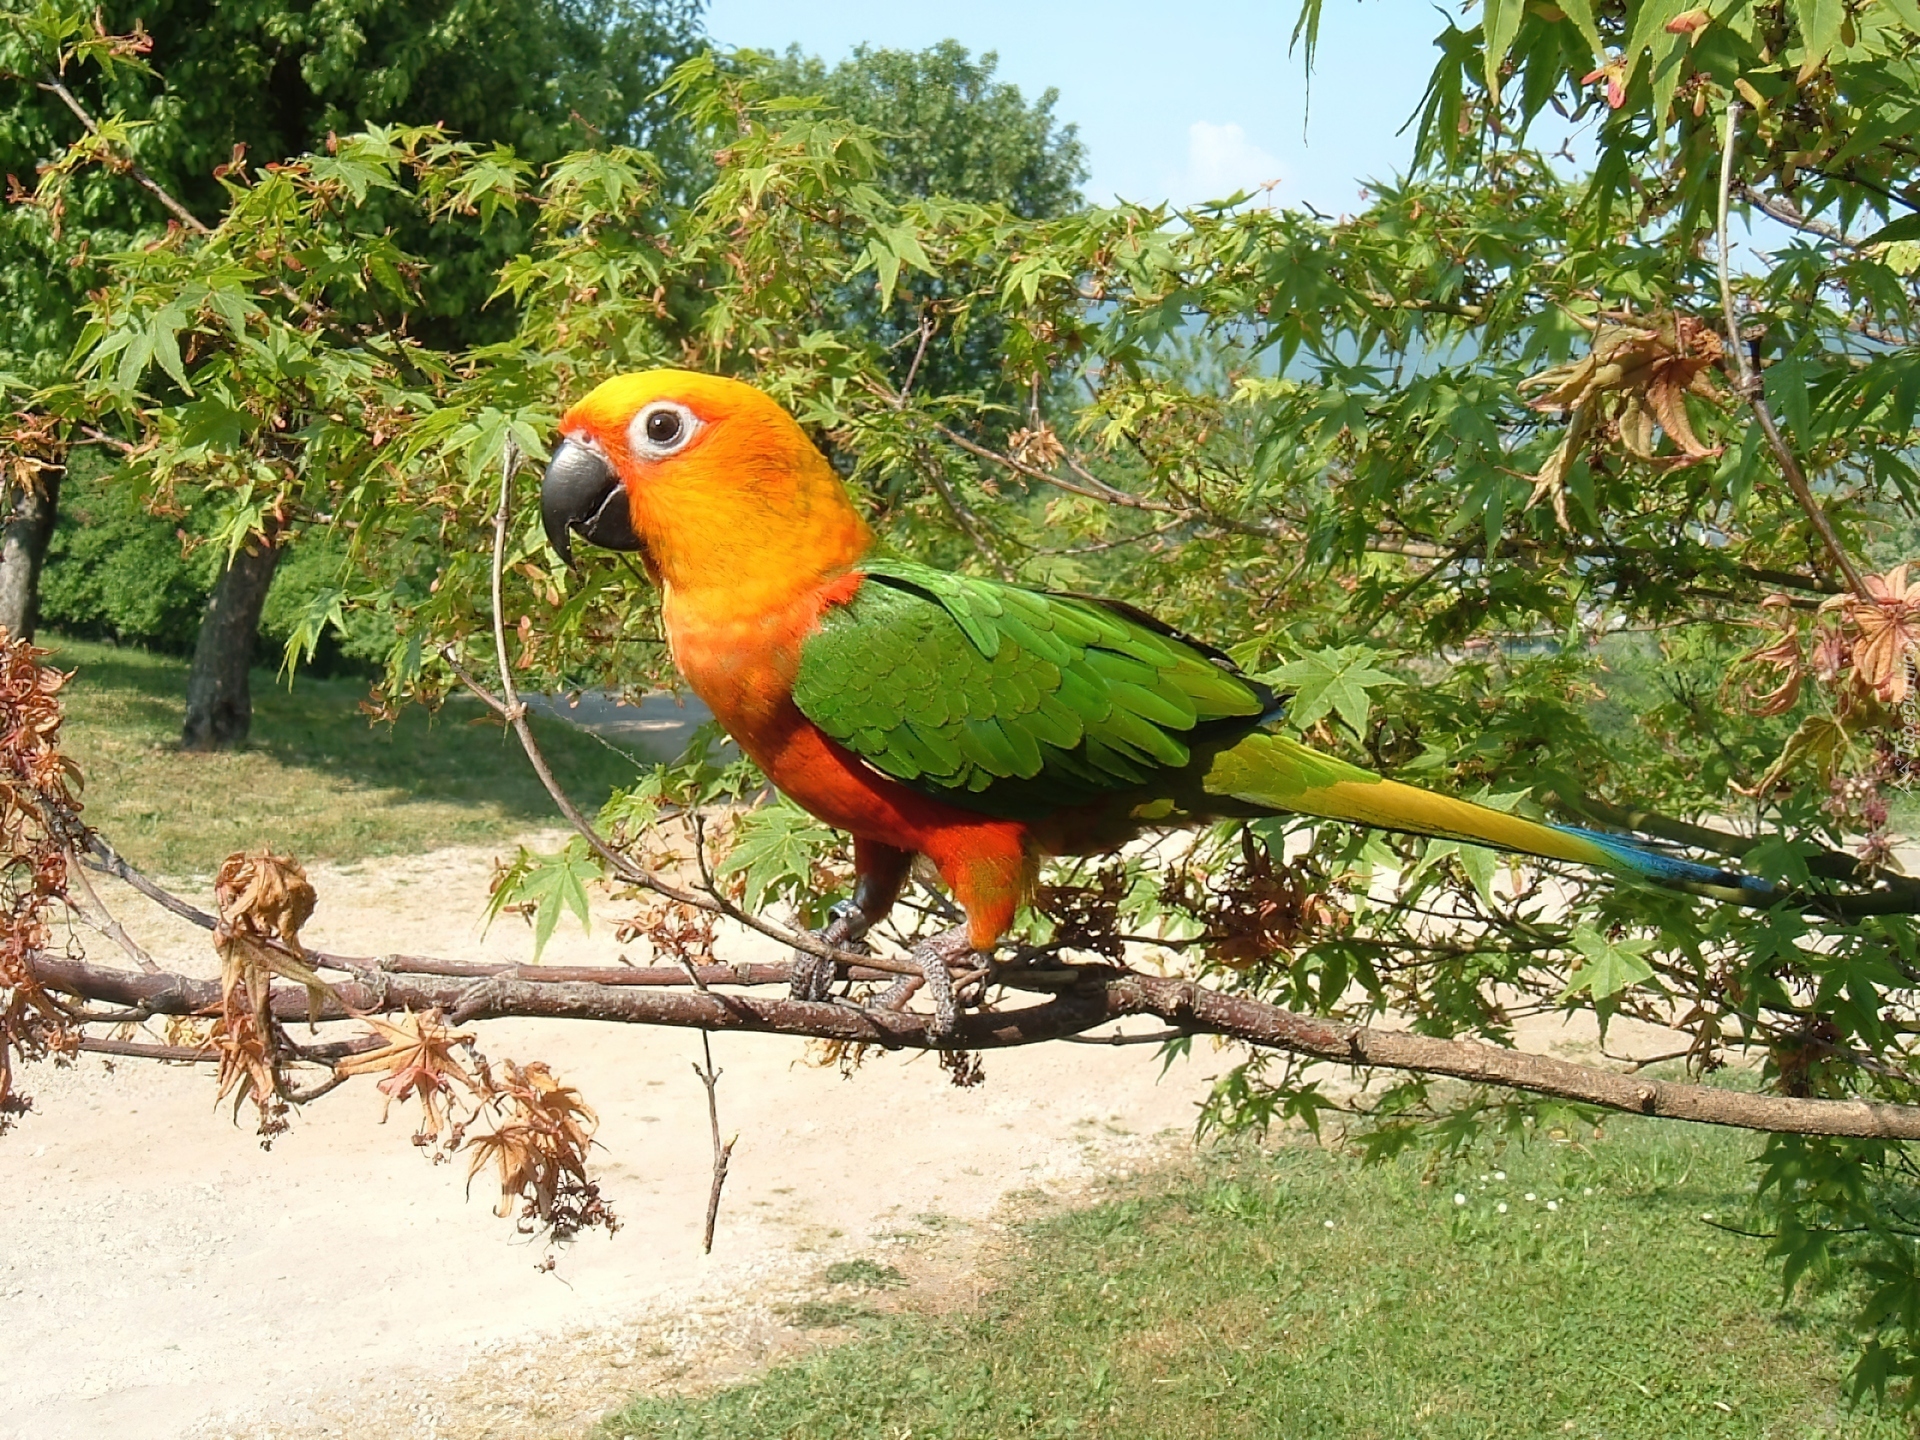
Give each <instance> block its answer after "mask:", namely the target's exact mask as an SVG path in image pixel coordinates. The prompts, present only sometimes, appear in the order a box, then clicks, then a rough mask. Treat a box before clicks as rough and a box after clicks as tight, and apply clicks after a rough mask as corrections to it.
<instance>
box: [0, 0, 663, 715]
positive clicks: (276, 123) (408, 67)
mask: <svg viewBox="0 0 1920 1440" xmlns="http://www.w3.org/2000/svg"><path fill="white" fill-rule="evenodd" d="M5 20H6V25H5V29H4V34H0V47H4V50H0V73H4V75H5V76H6V77H7V78H8V79H9V81H10V82H11V83H10V84H9V85H8V86H7V91H6V93H4V94H0V172H5V173H9V174H12V175H14V176H15V177H16V178H18V177H29V178H30V177H32V176H33V175H34V174H35V171H36V168H37V167H38V166H39V165H40V164H41V163H42V162H44V161H45V160H46V159H47V157H49V156H53V155H59V154H62V153H65V152H67V151H68V150H69V147H70V146H71V145H72V144H73V143H74V140H75V137H86V138H89V139H92V137H91V136H88V135H87V131H88V128H89V127H94V128H96V129H99V130H100V138H99V139H98V140H97V141H95V142H94V143H95V145H96V146H97V149H96V151H95V158H98V159H101V160H104V161H105V162H106V163H105V164H103V165H99V166H96V167H89V168H84V169H79V168H76V169H73V170H71V171H69V172H67V173H65V174H63V175H61V176H60V183H59V185H58V186H57V189H56V191H55V192H54V193H52V194H50V195H48V196H47V197H46V199H47V203H45V204H42V205H38V206H34V205H13V206H9V207H8V210H7V213H6V214H5V215H4V217H0V244H3V245H4V246H5V247H6V248H7V249H8V250H9V251H10V253H13V254H15V255H18V256H19V257H20V261H21V263H19V264H10V265H8V266H5V267H0V372H9V371H10V372H12V373H14V374H15V375H16V376H17V377H20V378H23V379H25V380H27V381H30V382H34V383H46V382H47V381H49V380H51V379H52V378H54V377H55V376H56V375H57V374H58V372H59V368H60V366H61V365H62V364H63V363H64V362H65V359H66V356H67V354H68V352H69V351H70V350H71V348H72V345H73V342H74V340H75V338H76V337H77V333H78V314H79V310H80V307H81V304H82V301H83V297H84V296H85V295H86V293H87V292H88V291H89V290H91V289H92V288H94V287H95V286H96V285H97V284H98V283H99V281H100V278H101V272H100V269H99V266H100V262H101V260H102V258H103V257H104V256H107V255H110V254H112V253H114V252H116V251H118V250H120V249H122V248H123V247H125V246H127V245H129V244H132V243H134V242H135V241H136V239H139V238H142V237H145V236H148V235H151V234H152V233H153V232H154V231H155V230H156V228H160V227H164V226H165V225H167V224H174V225H179V224H185V225H187V226H188V227H189V228H194V227H197V226H198V224H199V222H198V218H197V217H198V216H199V215H201V214H208V215H218V214H219V213H220V211H221V210H222V208H223V207H224V205H225V203H226V199H227V196H226V192H225V190H224V189H223V177H224V176H225V175H226V174H227V173H229V171H230V170H231V169H232V168H233V167H234V166H235V165H237V164H239V163H242V162H243V160H245V159H246V157H251V161H250V163H252V164H255V165H262V164H267V163H271V162H275V161H278V160H282V159H285V158H287V157H290V156H294V155H298V154H301V153H304V152H307V151H309V150H321V149H324V148H325V147H326V145H327V144H328V142H329V139H330V137H331V136H332V135H334V134H335V133H336V132H339V131H352V130H357V129H359V128H360V127H362V126H364V125H367V124H371V123H394V122H399V123H406V122H414V121H418V122H428V123H431V122H440V123H444V124H445V125H447V126H448V127H449V128H450V129H452V130H453V131H456V132H457V133H459V134H460V135H462V136H463V137H464V138H465V139H466V140H468V141H469V142H471V143H474V144H476V145H480V146H483V147H484V146H486V145H489V144H493V143H496V142H499V143H503V144H505V145H507V146H509V147H510V148H511V149H512V150H513V152H514V153H515V154H516V155H518V156H521V157H523V158H524V159H525V160H526V161H527V162H529V163H533V164H544V163H546V162H548V161H550V160H552V159H554V158H556V157H557V156H559V155H560V154H562V153H563V152H565V151H566V150H569V149H572V148H575V147H578V146H580V145H583V144H588V143H595V142H601V141H604V142H606V143H623V144H624V143H632V144H640V145H644V146H646V147H647V148H648V149H649V150H651V151H652V152H653V153H654V154H655V155H656V156H658V157H660V158H661V159H662V160H663V161H664V162H665V164H666V166H667V169H668V170H669V171H670V172H671V173H674V174H677V175H679V176H682V177H688V176H691V175H692V174H693V172H694V169H695V160H694V156H693V155H692V153H691V152H690V150H689V141H690V137H689V136H688V134H687V132H686V131H685V129H684V127H680V128H676V127H675V126H674V124H673V123H672V119H671V117H670V115H669V114H668V113H667V112H666V111H665V109H664V108H663V107H662V106H661V105H660V104H659V103H658V102H657V101H655V100H654V99H653V98H652V97H653V96H654V95H655V93H656V92H657V91H658V89H659V85H660V82H661V80H662V79H664V78H665V76H666V74H667V72H668V70H670V69H671V68H672V66H673V65H674V64H676V63H678V62H679V61H680V60H682V59H684V58H685V57H686V56H687V55H689V54H690V53H692V51H693V48H694V46H695V45H696V44H697V43H698V41H699V38H700V29H699V23H698V21H699V5H698V3H697V0H641V3H629V0H534V3H521V0H515V3H499V4H491V5H485V4H483V5H479V6H474V5H459V6H453V5H450V4H448V3H444V0H429V3H419V4H407V5H402V6H397V7H396V6H390V5H384V4H372V3H366V4H349V5H347V6H344V7H343V6H332V7H327V8H326V9H324V10H321V11H314V10H310V9H299V8H289V7H288V6H286V5H284V4H280V3H255V4H243V5H229V4H216V5H209V4H204V3H192V0H188V3H162V4H160V5H158V6H157V7H156V6H154V5H152V4H147V5H125V6H109V7H106V8H105V9H103V10H101V11H100V12H98V14H97V15H96V16H94V17H92V19H91V20H90V21H89V20H88V19H87V18H86V17H82V16H80V15H79V14H78V13H77V12H74V11H72V10H70V9H68V8H66V7H62V6H60V5H58V4H55V3H51V0H47V3H40V4H36V5H34V6H29V7H25V8H23V9H22V10H20V11H18V12H15V13H13V14H11V15H9V16H7V17H5ZM89 26H91V27H93V29H94V33H95V35H96V36H101V35H105V34H108V33H113V34H119V33H122V32H125V33H127V34H128V35H129V36H130V37H132V38H130V39H129V40H128V41H127V42H125V43H124V44H122V45H121V46H120V47H119V48H118V50H117V51H116V50H110V49H106V48H104V47H102V46H101V45H100V44H99V43H97V42H96V44H95V46H94V48H93V51H92V52H89V54H87V55H81V54H77V53H76V52H74V50H73V48H72V47H73V45H74V43H75V42H76V41H77V40H79V39H81V37H83V36H84V35H86V34H87V32H88V28H89ZM155 37H158V38H157V39H156V38H155ZM95 55H105V56H108V57H110V59H111V61H112V62H113V63H109V64H104V65H102V64H88V63H85V62H86V61H87V60H88V59H89V58H91V57H92V56H95ZM67 60H79V61H80V62H81V63H78V64H65V63H63V61H67ZM103 120H104V128H101V127H102V122H103ZM129 164H132V165H134V166H136V167H137V170H138V174H139V175H140V176H142V177H144V179H143V180H142V182H141V183H139V184H133V183H129V182H130V180H131V179H132V177H131V176H130V175H129V174H127V173H126V171H127V166H128V165H129ZM383 221H384V222H386V223H389V224H391V225H392V226H393V227H394V228H395V229H396V232H397V233H398V235H399V236H400V238H401V243H402V244H403V246H407V247H410V248H409V253H410V254H412V255H413V263H414V265H415V272H416V273H415V288H414V292H413V296H412V301H413V303H412V304H411V305H410V307H409V312H408V322H409V325H410V326H411V328H412V330H413V331H414V332H415V333H418V334H421V335H423V336H424V337H425V338H427V339H428V340H429V341H430V342H431V343H434V344H436V345H438V346H441V347H443V348H444V347H449V346H454V347H457V346H460V345H467V344H473V343H476V342H478V341H481V340H483V339H488V338H495V337H497V336H499V335H502V334H505V333H508V332H510V331H511V328H512V320H511V317H510V315H508V314H507V313H506V312H505V311H504V310H503V309H495V310H491V311H490V310H488V308H487V306H486V302H487V300H488V298H489V297H490V295H491V293H492V288H493V276H494V274H495V272H496V271H497V270H498V269H499V267H500V266H501V265H502V264H503V263H504V262H505V260H506V259H507V258H508V257H509V256H511V255H512V254H514V253H516V251H518V250H519V249H521V248H523V247H524V244H525V237H524V236H523V235H521V234H520V233H518V232H517V230H516V229H515V226H514V223H513V219H512V217H511V216H509V217H507V219H506V221H505V223H496V224H493V225H491V226H483V225H481V224H478V223H469V222H467V221H466V220H464V219H457V218H450V217H442V219H441V221H440V223H438V224H437V225H434V224H429V223H427V222H426V220H425V218H424V217H422V216H420V215H418V214H417V212H413V211H410V210H406V209H400V210H395V211H393V212H391V213H382V212H381V211H380V208H379V206H378V205H377V204H376V205H375V206H373V207H372V208H371V210H370V212H369V213H368V214H367V215H366V216H365V217H364V223H366V224H367V225H369V226H373V225H378V224H380V223H382V222H383ZM416 252H417V253H416ZM64 477H65V467H64V465H48V466H46V467H45V468H43V469H42V470H41V471H39V472H38V473H37V476H36V483H35V484H33V485H31V486H27V485H20V486H16V487H10V489H9V493H8V497H7V498H8V499H9V501H10V502H11V504H10V507H9V508H10V509H11V510H12V511H13V512H14V514H13V518H12V519H11V520H10V521H9V522H8V523H7V527H6V530H5V541H4V548H3V549H0V626H5V627H7V628H8V629H9V630H10V631H11V632H12V633H15V634H30V633H31V631H32V622H33V619H34V618H35V612H36V610H37V608H38V607H37V604H36V602H37V597H38V583H39V575H40V570H41V566H42V562H43V559H44V557H45V555H46V552H47V548H48V545H49V544H50V542H52V541H53V539H54V534H55V531H54V525H53V518H54V514H55V511H56V509H57V504H58V493H59V486H60V484H61V482H62V480H63V479H64ZM89 482H91V483H89ZM81 483H82V485H83V486H85V487H86V488H87V491H88V493H87V494H86V495H85V496H82V497H74V496H72V495H71V494H70V496H69V503H70V504H72V503H73V501H74V499H76V498H80V499H82V500H83V501H85V502H86V503H84V504H83V505H82V511H83V513H86V514H87V515H88V516H89V517H90V519H91V520H92V521H93V522H94V523H98V521H99V520H100V519H101V518H102V517H104V516H115V517H117V518H118V523H119V525H120V526H121V528H122V533H121V534H120V535H119V536H117V537H116V538H117V539H118V540H119V541H120V543H121V544H123V545H126V546H128V547H129V548H134V549H139V550H151V548H152V545H151V540H152V538H153V532H156V531H157V532H158V533H159V534H161V535H164V534H168V533H172V532H173V531H174V530H175V529H176V528H177V519H176V517H168V516H162V517H159V519H158V521H157V523H154V522H148V521H146V520H144V519H143V518H142V516H141V515H140V514H139V513H138V511H137V510H134V509H131V508H129V507H127V506H124V505H119V504H116V503H114V501H113V500H112V499H111V498H109V497H107V496H104V495H102V494H100V493H99V492H100V490H101V488H102V486H109V487H110V486H112V485H113V484H115V483H116V472H113V471H111V470H108V471H105V472H102V471H101V470H100V469H99V468H98V467H95V468H93V469H91V470H89V469H87V468H86V467H83V474H82V478H81ZM292 518H293V522H294V523H293V525H292V527H291V528H282V529H279V530H276V531H274V532H272V533H268V532H265V531H262V532H258V533H256V534H255V535H254V537H253V538H252V539H251V540H249V541H248V542H247V544H246V545H245V546H244V547H242V548H241V549H239V550H236V551H234V552H233V553H232V555H231V556H230V557H229V558H230V559H231V560H232V561H233V562H235V563H229V564H224V565H221V566H219V567H217V569H216V570H215V572H214V574H213V577H212V587H211V591H210V595H209V599H208V607H207V612H206V615H205V617H204V620H205V623H204V625H203V626H202V627H200V630H199V635H198V640H197V642H196V643H195V644H194V668H193V672H192V678H191V681H190V685H189V697H188V709H187V720H186V727H185V734H184V736H183V738H184V740H185V742H186V743H187V744H188V745H189V746H191V747H195V748H207V747H222V746H226V745H229V744H232V743H235V742H236V741H238V740H240V739H243V738H244V737H245V735H246V732H247V727H248V723H249V718H250V715H251V706H250V703H249V700H248V694H247V685H248V682H247V671H248V666H249V663H250V660H251V657H252V653H253V645H254V636H255V633H256V630H257V627H258V620H259V617H260V615H261V613H262V612H263V610H264V609H265V607H266V604H267V593H268V587H269V586H271V584H272V582H273V579H274V576H275V574H276V572H277V570H278V565H279V560H280V557H281V554H282V552H283V551H284V549H285V547H286V545H287V544H288V543H289V542H290V541H291V539H292V538H293V535H294V533H296V531H297V529H298V521H299V519H300V517H298V516H295V517H292ZM197 528H205V522H204V521H203V522H202V524H201V525H200V526H199V527H197ZM72 531H73V527H72V526H71V525H69V526H68V527H67V534H68V535H69V536H70V535H71V534H72ZM68 543H72V542H71V541H69V542H68ZM82 543H83V544H84V543H85V542H82ZM242 560H244V562H245V563H239V562H241V561H242ZM193 568H198V567H190V568H188V569H186V570H185V571H173V572H165V571H163V572H162V575H161V577H160V578H163V579H164V580H165V581H167V582H172V583H171V584H170V586H169V588H172V585H177V583H179V582H181V581H183V580H189V578H190V576H191V574H192V569H193ZM82 583H84V582H82ZM56 613H63V612H56ZM85 614H86V612H85V611H82V612H80V613H79V614H77V615H74V616H72V617H71V618H75V619H83V618H84V617H85ZM155 638H161V637H155ZM215 697H218V698H215Z"/></svg>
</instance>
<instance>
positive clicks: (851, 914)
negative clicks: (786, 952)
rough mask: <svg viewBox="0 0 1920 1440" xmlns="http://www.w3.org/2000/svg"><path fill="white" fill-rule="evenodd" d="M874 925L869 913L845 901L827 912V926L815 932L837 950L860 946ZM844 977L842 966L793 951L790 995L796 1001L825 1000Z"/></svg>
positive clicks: (801, 951)
mask: <svg viewBox="0 0 1920 1440" xmlns="http://www.w3.org/2000/svg"><path fill="white" fill-rule="evenodd" d="M872 926H873V922H872V921H871V920H869V919H867V912H866V911H864V910H862V909H861V908H860V907H859V906H858V905H856V904H854V902H853V901H851V900H842V901H840V903H839V904H837V905H835V906H834V907H833V909H831V910H829V911H828V912H827V923H826V924H825V925H824V926H823V927H821V928H820V929H818V930H815V931H814V932H813V934H814V936H815V938H817V939H819V940H821V941H823V942H824V943H826V944H828V945H833V946H836V947H851V946H854V945H858V944H859V943H860V941H861V937H862V936H864V935H865V934H866V933H867V931H868V930H869V929H871V928H872ZM839 978H840V966H839V965H838V964H836V963H835V962H834V961H832V960H827V959H823V958H822V957H820V956H818V955H809V954H807V953H806V951H804V950H796V951H794V952H793V979H792V982H791V983H792V988H791V991H790V992H789V993H790V994H791V995H792V996H793V998H794V999H795V1000H825V999H828V998H829V997H830V996H831V994H832V992H833V982H834V981H836V980H838V979H839Z"/></svg>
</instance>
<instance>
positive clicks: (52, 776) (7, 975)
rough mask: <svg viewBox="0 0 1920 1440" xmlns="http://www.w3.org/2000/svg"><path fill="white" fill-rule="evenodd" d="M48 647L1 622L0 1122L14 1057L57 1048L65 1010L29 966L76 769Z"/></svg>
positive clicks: (45, 932)
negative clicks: (63, 737) (65, 751)
mask: <svg viewBox="0 0 1920 1440" xmlns="http://www.w3.org/2000/svg"><path fill="white" fill-rule="evenodd" d="M47 654H48V652H47V651H45V650H39V649H36V648H34V646H33V645H31V644H29V643H28V642H27V641H25V640H14V639H11V638H9V637H8V636H7V634H6V632H5V631H4V630H0V844H4V846H5V859H4V861H0V1128H4V1127H5V1125H6V1122H7V1120H8V1117H9V1116H10V1115H11V1114H13V1113H15V1112H16V1111H17V1110H18V1109H19V1108H21V1106H22V1104H23V1101H22V1100H21V1098H20V1097H19V1096H18V1095H16V1094H15V1091H14V1085H13V1064H14V1059H15V1057H16V1056H18V1057H19V1058H20V1059H22V1060H28V1059H37V1058H39V1057H41V1056H42V1055H44V1054H45V1053H46V1052H47V1051H48V1050H49V1049H52V1048H58V1047H59V1046H60V1045H61V1044H62V1042H63V1039H64V1037H65V1035H66V1027H65V1025H64V1023H63V1019H64V1017H63V1016H62V1014H61V1012H60V1010H59V1009H58V1008H57V1007H56V1006H55V1005H54V1004H53V1002H52V1001H51V1000H49V999H48V998H47V996H46V994H45V992H43V991H42V990H41V989H40V987H39V985H38V984H37V983H35V981H34V979H33V976H32V973H31V971H30V969H29V966H28V961H29V960H30V958H31V957H32V956H34V955H35V954H38V953H39V952H41V951H43V950H45V949H46V947H47V944H48V941H49V938H50V933H51V932H50V925H49V917H50V912H51V911H53V910H55V909H56V908H57V907H58V906H60V905H61V904H62V903H63V902H64V900H65V897H66V893H67V845H68V842H69V841H71V840H73V839H75V838H77V834H78V831H79V822H78V820H77V819H76V818H75V817H76V816H77V814H78V812H79V809H80V801H79V799H78V796H77V793H76V792H77V791H78V790H79V789H80V772H79V770H78V769H77V768H76V767H75V766H74V764H73V762H72V761H71V760H69V759H67V757H66V756H64V755H62V754H61V753H60V700H59V694H60V688H61V686H63V685H65V684H66V683H67V679H68V677H67V676H66V675H65V674H62V673H61V672H60V671H58V670H56V669H54V668H53V667H52V666H50V665H45V664H43V663H41V662H42V661H43V660H45V658H46V656H47Z"/></svg>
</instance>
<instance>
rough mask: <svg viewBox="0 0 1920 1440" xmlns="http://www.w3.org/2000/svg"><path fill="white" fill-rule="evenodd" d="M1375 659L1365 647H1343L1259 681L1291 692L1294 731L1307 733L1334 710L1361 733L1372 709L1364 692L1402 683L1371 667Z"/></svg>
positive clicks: (1318, 653) (1289, 716)
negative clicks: (1306, 731) (1321, 718)
mask: <svg viewBox="0 0 1920 1440" xmlns="http://www.w3.org/2000/svg"><path fill="white" fill-rule="evenodd" d="M1378 658H1379V652H1378V651H1376V650H1374V649H1372V648H1370V647H1368V646H1366V645H1343V646H1341V647H1340V648H1339V649H1337V650H1317V651H1315V652H1314V653H1313V654H1311V655H1303V656H1302V657H1301V658H1300V659H1298V660H1295V661H1293V662H1292V663H1291V664H1287V665H1282V666H1281V667H1280V668H1279V669H1278V670H1275V671H1273V672H1272V673H1271V674H1269V675H1266V676H1263V677H1262V678H1263V679H1264V680H1265V681H1266V682H1267V683H1268V684H1269V685H1271V686H1273V687H1274V688H1275V689H1276V690H1284V691H1289V692H1291V693H1292V695H1293V699H1292V701H1291V703H1289V704H1288V706H1287V721H1288V723H1289V724H1291V725H1292V726H1293V727H1294V728H1295V729H1297V730H1306V729H1307V728H1308V727H1309V726H1311V725H1312V724H1313V723H1314V722H1315V721H1316V720H1318V719H1320V717H1321V716H1323V715H1325V714H1327V712H1328V711H1333V712H1335V713H1336V714H1338V715H1339V717H1340V718H1341V719H1342V720H1344V721H1345V722H1346V723H1347V725H1348V726H1350V727H1351V728H1352V729H1353V731H1354V733H1355V734H1360V733H1362V732H1364V731H1365V729H1366V724H1367V712H1368V710H1370V709H1371V708H1372V706H1373V701H1372V699H1371V698H1370V697H1369V696H1368V694H1367V692H1368V691H1369V690H1373V689H1378V688H1379V687H1381V686H1385V685H1398V684H1400V683H1401V682H1400V680H1399V678H1398V677H1397V676H1393V675H1389V674H1388V673H1387V672H1386V671H1384V670H1376V669H1375V668H1374V667H1373V662H1374V661H1375V660H1377V659H1378Z"/></svg>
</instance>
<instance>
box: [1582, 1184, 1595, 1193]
mask: <svg viewBox="0 0 1920 1440" xmlns="http://www.w3.org/2000/svg"><path fill="white" fill-rule="evenodd" d="M1580 1193H1581V1194H1582V1195H1591V1194H1592V1193H1593V1187H1592V1186H1591V1185H1589V1186H1587V1188H1586V1189H1584V1190H1582V1191H1581V1192H1580Z"/></svg>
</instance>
